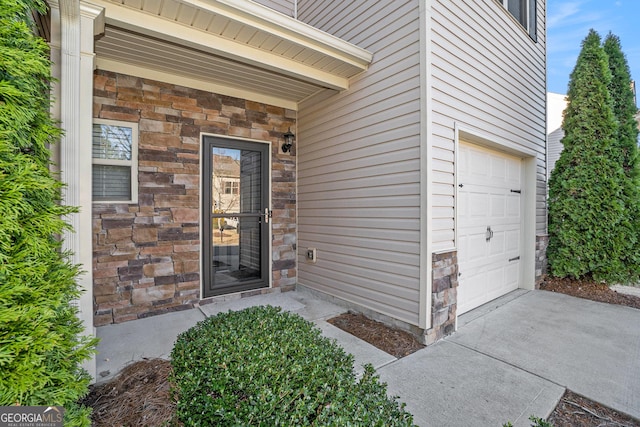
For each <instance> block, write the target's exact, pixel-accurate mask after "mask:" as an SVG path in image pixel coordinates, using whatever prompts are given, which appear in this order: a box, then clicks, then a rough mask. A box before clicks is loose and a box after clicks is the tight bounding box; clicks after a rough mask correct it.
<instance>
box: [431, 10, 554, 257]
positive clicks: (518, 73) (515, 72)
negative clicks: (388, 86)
mask: <svg viewBox="0 0 640 427" xmlns="http://www.w3.org/2000/svg"><path fill="white" fill-rule="evenodd" d="M544 8H545V6H544V1H543V0H539V3H538V43H534V42H533V41H532V40H531V39H530V38H529V36H528V34H526V32H525V31H524V30H523V29H522V28H520V27H519V25H518V24H517V23H516V22H515V21H514V20H513V19H511V17H510V15H509V14H508V12H507V11H506V10H505V9H504V8H502V7H501V6H500V5H499V4H497V3H496V2H493V1H483V0H469V1H465V2H449V1H436V2H434V5H433V10H432V34H431V35H432V69H431V73H432V76H431V79H430V84H431V89H432V100H433V104H432V108H433V114H432V143H433V147H434V148H433V168H434V186H433V187H434V191H433V192H434V197H433V205H434V212H435V211H438V212H452V211H453V207H454V197H453V194H454V190H455V187H454V185H455V184H454V183H455V181H454V180H453V174H454V171H455V168H454V162H455V141H454V139H455V135H454V131H453V130H454V128H455V125H456V124H457V125H460V126H464V127H466V128H468V129H476V130H477V131H478V132H479V133H481V134H482V135H483V136H484V137H488V138H490V139H491V138H495V140H496V141H505V140H506V141H509V142H511V143H513V144H515V145H520V146H522V147H523V149H527V150H533V151H534V152H536V153H538V154H537V155H538V162H537V164H538V183H537V197H536V202H537V203H536V205H537V208H536V223H537V224H536V228H537V232H538V233H544V232H545V230H546V220H545V218H546V206H545V192H544V191H543V188H544V187H545V183H544V182H545V179H544V176H543V175H541V174H540V171H541V170H544V168H545V129H544V123H545V121H544V120H545V119H544V117H545V58H544V43H545V38H544V26H545V22H544ZM436 171H437V172H436ZM443 174H445V175H449V176H450V178H449V180H447V179H445V178H444V176H443ZM442 219H444V218H440V217H434V224H433V225H434V227H433V245H434V250H438V249H439V250H444V249H449V248H453V247H455V244H456V243H455V241H454V239H455V233H454V230H453V228H452V223H451V222H447V221H443V220H442Z"/></svg>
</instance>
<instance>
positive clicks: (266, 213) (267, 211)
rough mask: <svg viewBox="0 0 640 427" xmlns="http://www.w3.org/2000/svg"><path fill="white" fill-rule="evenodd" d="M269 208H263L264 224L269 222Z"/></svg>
mask: <svg viewBox="0 0 640 427" xmlns="http://www.w3.org/2000/svg"><path fill="white" fill-rule="evenodd" d="M271 214H272V213H271V210H270V209H269V208H264V222H265V224H269V218H271Z"/></svg>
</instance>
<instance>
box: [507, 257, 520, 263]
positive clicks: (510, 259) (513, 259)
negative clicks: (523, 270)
mask: <svg viewBox="0 0 640 427" xmlns="http://www.w3.org/2000/svg"><path fill="white" fill-rule="evenodd" d="M519 259H520V256H516V257H513V258H509V262H511V261H517V260H519Z"/></svg>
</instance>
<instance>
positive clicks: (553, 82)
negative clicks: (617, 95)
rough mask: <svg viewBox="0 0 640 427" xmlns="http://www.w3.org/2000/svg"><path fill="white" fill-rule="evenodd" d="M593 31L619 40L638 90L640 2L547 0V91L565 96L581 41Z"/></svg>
mask: <svg viewBox="0 0 640 427" xmlns="http://www.w3.org/2000/svg"><path fill="white" fill-rule="evenodd" d="M591 28H593V29H594V30H596V31H597V32H598V33H599V34H600V37H601V38H602V39H603V40H604V38H605V37H606V36H607V34H609V32H612V33H613V34H615V35H617V36H618V37H619V38H620V44H621V45H622V51H623V52H624V54H625V55H626V57H627V62H628V63H629V69H630V70H631V78H632V79H634V80H636V81H637V82H638V87H640V0H547V91H549V92H554V93H561V94H566V93H567V86H568V84H569V75H570V74H571V72H572V71H573V68H574V66H575V65H576V59H577V58H578V53H580V47H581V43H582V40H584V38H585V37H586V36H587V33H588V32H589V30H590V29H591Z"/></svg>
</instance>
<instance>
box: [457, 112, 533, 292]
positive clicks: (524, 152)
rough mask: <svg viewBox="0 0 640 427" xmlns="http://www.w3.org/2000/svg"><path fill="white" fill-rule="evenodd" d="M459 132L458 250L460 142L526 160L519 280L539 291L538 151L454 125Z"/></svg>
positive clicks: (522, 287) (523, 169) (524, 287)
mask: <svg viewBox="0 0 640 427" xmlns="http://www.w3.org/2000/svg"><path fill="white" fill-rule="evenodd" d="M454 132H455V160H454V161H455V179H454V186H455V199H454V212H455V213H454V227H455V229H454V233H455V234H454V236H455V248H456V251H457V250H458V249H459V248H458V241H459V240H458V200H459V199H458V190H459V187H458V176H459V175H458V167H459V164H460V163H459V159H458V156H459V153H460V141H461V140H462V141H465V142H468V143H472V144H475V145H478V146H480V147H484V148H489V149H492V150H496V151H501V152H503V153H506V154H510V155H512V156H516V157H519V158H520V159H522V188H521V191H522V193H521V195H522V197H521V202H520V203H521V206H520V208H521V218H520V238H521V242H522V244H521V254H520V261H521V268H520V277H519V279H518V288H520V289H535V273H536V259H535V256H536V178H537V177H536V163H537V157H536V152H535V151H533V150H530V149H528V148H525V147H522V146H521V145H518V144H515V143H514V142H512V141H506V140H499V141H498V138H491V137H489V136H487V135H483V134H482V133H481V132H478V131H477V130H474V129H471V128H468V127H465V126H460V125H458V124H457V123H456V124H455V126H454Z"/></svg>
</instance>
